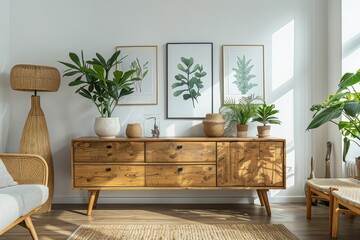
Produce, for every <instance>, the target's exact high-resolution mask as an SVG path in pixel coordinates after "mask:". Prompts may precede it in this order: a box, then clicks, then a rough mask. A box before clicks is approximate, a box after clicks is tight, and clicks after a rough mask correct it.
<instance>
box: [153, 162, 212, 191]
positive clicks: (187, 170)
mask: <svg viewBox="0 0 360 240" xmlns="http://www.w3.org/2000/svg"><path fill="white" fill-rule="evenodd" d="M146 186H147V187H215V186H216V166H215V165H210V164H209V165H181V164H169V165H166V164H164V165H153V166H146Z"/></svg>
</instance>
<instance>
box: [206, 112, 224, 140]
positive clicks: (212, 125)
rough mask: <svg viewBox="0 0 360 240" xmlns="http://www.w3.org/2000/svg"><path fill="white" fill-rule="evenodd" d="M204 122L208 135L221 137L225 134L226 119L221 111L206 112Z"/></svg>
mask: <svg viewBox="0 0 360 240" xmlns="http://www.w3.org/2000/svg"><path fill="white" fill-rule="evenodd" d="M203 124H204V132H205V135H206V136H208V137H221V136H223V135H224V125H225V121H224V119H223V116H222V115H221V114H219V113H212V114H206V117H205V120H204V121H203Z"/></svg>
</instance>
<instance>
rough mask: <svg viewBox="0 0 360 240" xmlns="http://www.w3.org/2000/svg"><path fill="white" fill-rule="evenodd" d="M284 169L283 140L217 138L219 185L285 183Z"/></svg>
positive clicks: (265, 185) (281, 184) (268, 185)
mask: <svg viewBox="0 0 360 240" xmlns="http://www.w3.org/2000/svg"><path fill="white" fill-rule="evenodd" d="M283 170H284V143H283V142H218V145H217V185H218V186H224V187H225V186H242V187H285V186H284V185H285V181H284V180H283V176H284V173H283Z"/></svg>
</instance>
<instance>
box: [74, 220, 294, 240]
mask: <svg viewBox="0 0 360 240" xmlns="http://www.w3.org/2000/svg"><path fill="white" fill-rule="evenodd" d="M88 239H91V240H96V239H99V240H100V239H101V240H110V239H111V240H115V239H116V240H117V239H126V240H128V239H129V240H135V239H136V240H140V239H143V240H215V239H216V240H229V239H231V240H232V239H250V240H255V239H256V240H258V239H259V240H260V239H264V240H271V239H274V240H279V239H298V238H297V237H295V235H293V234H292V233H291V232H290V231H289V230H288V229H287V228H286V227H285V226H284V225H282V224H226V225H225V224H221V225H205V224H186V225H184V224H181V225H177V224H172V225H161V224H158V225H81V226H80V227H79V228H78V229H76V230H75V232H73V233H72V234H71V235H70V236H69V238H68V240H88Z"/></svg>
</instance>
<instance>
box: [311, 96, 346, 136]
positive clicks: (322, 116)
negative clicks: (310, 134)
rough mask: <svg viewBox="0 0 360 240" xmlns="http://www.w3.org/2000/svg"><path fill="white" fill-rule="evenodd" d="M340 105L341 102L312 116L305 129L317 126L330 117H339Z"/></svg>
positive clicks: (330, 118)
mask: <svg viewBox="0 0 360 240" xmlns="http://www.w3.org/2000/svg"><path fill="white" fill-rule="evenodd" d="M341 105H342V104H341V103H339V104H336V105H333V106H331V107H328V108H326V109H325V110H323V111H322V112H320V113H319V114H318V115H316V116H315V117H314V118H313V120H312V121H311V122H310V124H309V126H308V127H307V129H306V130H309V129H314V128H317V127H319V126H321V125H323V124H324V123H327V122H328V121H330V120H332V119H335V118H338V117H340V115H341V112H342V107H341Z"/></svg>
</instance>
